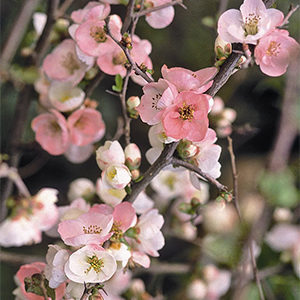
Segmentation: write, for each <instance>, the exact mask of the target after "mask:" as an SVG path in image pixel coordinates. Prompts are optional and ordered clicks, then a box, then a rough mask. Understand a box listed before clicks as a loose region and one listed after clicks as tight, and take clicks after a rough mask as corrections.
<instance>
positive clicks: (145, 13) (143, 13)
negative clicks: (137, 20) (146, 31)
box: [134, 0, 186, 17]
mask: <svg viewBox="0 0 300 300" xmlns="http://www.w3.org/2000/svg"><path fill="white" fill-rule="evenodd" d="M177 4H178V5H180V6H181V7H183V8H184V9H186V6H185V5H184V4H183V3H182V0H173V1H171V2H168V3H165V4H162V5H159V6H154V7H151V8H148V9H145V10H143V11H139V12H137V13H135V14H134V17H142V16H145V15H148V14H150V13H152V12H154V11H158V10H161V9H163V8H166V7H169V6H174V5H177Z"/></svg>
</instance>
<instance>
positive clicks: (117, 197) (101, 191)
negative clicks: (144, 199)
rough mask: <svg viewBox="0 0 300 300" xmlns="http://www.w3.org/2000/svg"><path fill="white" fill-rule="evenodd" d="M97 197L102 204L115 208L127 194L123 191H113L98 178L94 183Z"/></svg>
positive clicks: (104, 181)
mask: <svg viewBox="0 0 300 300" xmlns="http://www.w3.org/2000/svg"><path fill="white" fill-rule="evenodd" d="M96 191H97V195H98V196H99V197H100V198H101V200H102V201H103V202H105V203H106V204H109V205H111V206H116V205H118V204H119V203H121V202H122V200H123V199H124V198H125V196H126V195H127V193H126V192H125V189H121V190H120V189H114V188H113V187H112V186H111V185H110V184H108V183H107V181H106V180H105V179H102V178H99V179H98V180H97V183H96Z"/></svg>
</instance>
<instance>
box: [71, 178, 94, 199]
mask: <svg viewBox="0 0 300 300" xmlns="http://www.w3.org/2000/svg"><path fill="white" fill-rule="evenodd" d="M95 192H96V189H95V185H94V183H93V182H92V181H91V180H90V179H88V178H77V179H76V180H74V181H72V182H71V184H70V186H69V191H68V198H69V200H70V201H71V202H72V201H74V200H76V199H78V198H84V197H90V196H91V195H94V193H95Z"/></svg>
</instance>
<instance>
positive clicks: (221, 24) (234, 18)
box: [218, 0, 300, 76]
mask: <svg viewBox="0 0 300 300" xmlns="http://www.w3.org/2000/svg"><path fill="white" fill-rule="evenodd" d="M283 25H285V20H284V15H283V13H282V12H281V11H280V10H278V9H274V8H269V9H267V8H266V6H265V4H264V3H263V1H262V0H245V1H244V3H243V4H242V5H241V7H240V10H237V9H230V10H227V11H225V12H224V13H223V14H222V15H221V16H220V18H219V21H218V33H219V36H220V38H221V39H222V40H223V41H224V42H225V43H242V44H243V45H244V47H245V45H253V46H254V47H255V48H254V58H255V62H256V64H257V65H259V67H260V69H261V71H262V72H263V73H265V74H267V75H269V76H280V75H282V74H284V73H285V72H286V69H287V67H288V65H289V63H290V62H291V61H292V59H294V58H295V56H297V53H299V49H300V47H299V44H298V43H297V42H296V41H295V40H294V39H293V38H291V37H290V36H289V32H288V31H287V30H284V29H280V27H281V26H283ZM248 55H249V56H251V52H250V54H249V53H248Z"/></svg>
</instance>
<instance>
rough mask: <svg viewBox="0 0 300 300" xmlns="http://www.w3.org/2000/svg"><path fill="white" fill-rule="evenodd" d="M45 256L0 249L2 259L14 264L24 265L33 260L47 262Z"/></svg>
mask: <svg viewBox="0 0 300 300" xmlns="http://www.w3.org/2000/svg"><path fill="white" fill-rule="evenodd" d="M45 260H46V259H45V257H44V256H34V255H29V254H20V253H12V252H6V251H3V250H0V261H1V262H6V263H9V264H14V265H24V264H30V263H33V262H37V261H41V262H45Z"/></svg>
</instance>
